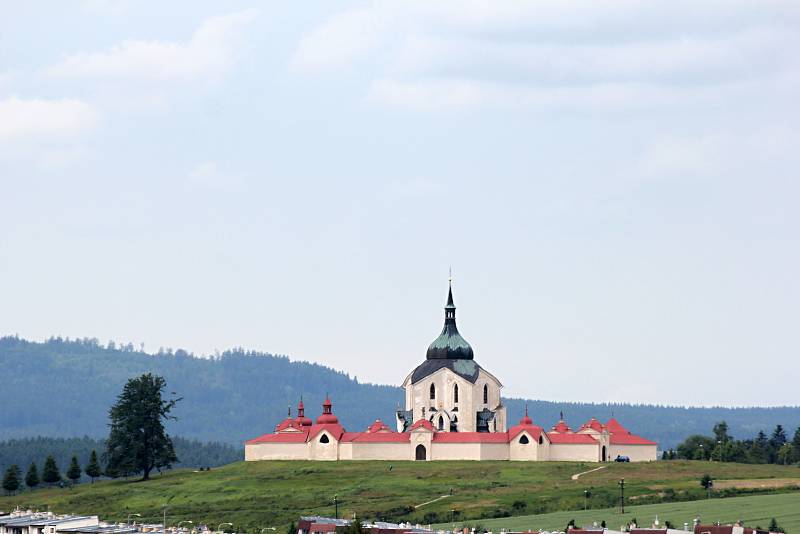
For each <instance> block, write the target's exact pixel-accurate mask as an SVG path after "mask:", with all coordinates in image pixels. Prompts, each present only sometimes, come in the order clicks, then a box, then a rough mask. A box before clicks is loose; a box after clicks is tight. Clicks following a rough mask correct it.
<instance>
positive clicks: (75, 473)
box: [67, 455, 81, 484]
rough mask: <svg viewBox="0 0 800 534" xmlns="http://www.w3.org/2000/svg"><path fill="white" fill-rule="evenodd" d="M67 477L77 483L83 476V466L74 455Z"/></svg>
mask: <svg viewBox="0 0 800 534" xmlns="http://www.w3.org/2000/svg"><path fill="white" fill-rule="evenodd" d="M67 478H68V479H70V480H71V481H72V483H73V484H75V483H76V482H77V481H78V479H79V478H81V466H80V464H78V457H77V456H75V455H73V456H72V460H70V461H69V469H67Z"/></svg>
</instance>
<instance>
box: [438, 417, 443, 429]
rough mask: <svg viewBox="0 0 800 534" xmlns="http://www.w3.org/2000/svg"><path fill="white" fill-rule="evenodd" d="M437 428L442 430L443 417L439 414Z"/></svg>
mask: <svg viewBox="0 0 800 534" xmlns="http://www.w3.org/2000/svg"><path fill="white" fill-rule="evenodd" d="M439 430H440V431H441V430H444V417H442V416H441V415H440V416H439Z"/></svg>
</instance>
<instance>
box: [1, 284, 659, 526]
mask: <svg viewBox="0 0 800 534" xmlns="http://www.w3.org/2000/svg"><path fill="white" fill-rule="evenodd" d="M502 387H503V385H502V384H501V383H500V381H499V380H498V379H497V378H496V377H495V376H494V375H492V374H491V373H489V372H488V371H486V370H485V369H483V368H482V367H481V366H480V365H478V363H477V362H476V361H475V360H474V352H473V350H472V347H471V346H470V345H469V343H467V341H466V340H465V339H464V338H463V337H461V334H459V332H458V328H457V327H456V307H455V305H454V303H453V291H452V287H451V288H450V290H449V291H448V296H447V305H446V306H445V322H444V328H443V329H442V332H441V334H439V337H437V338H436V339H435V340H434V341H433V343H431V345H430V346H429V347H428V351H427V353H426V357H425V361H424V362H422V363H421V364H420V365H418V366H417V367H416V368H415V369H414V370H413V371H412V372H411V373H410V374H409V375H408V376H407V377H406V379H405V380H404V381H403V388H404V389H405V407H404V409H403V410H398V411H397V414H396V430H395V429H392V428H390V427H389V426H388V425H386V424H384V423H383V422H382V421H380V420H376V421H375V423H373V424H372V425H370V427H369V428H368V429H367V430H366V431H365V432H346V431H345V429H344V428H343V427H342V425H341V424H339V419H338V418H337V417H336V416H335V415H334V414H333V404H332V403H331V401H330V399H326V400H325V402H324V403H323V405H322V415H320V416H319V417H318V418H317V420H316V423H312V421H311V419H309V418H307V417H306V416H305V407H304V406H303V402H302V400H301V401H300V404H299V405H298V407H297V417H296V418H292V417H287V418H286V419H285V420H283V421H282V422H281V423H280V424H278V425H277V427H276V428H275V431H274V432H273V433H269V434H264V435H263V436H260V437H258V438H255V439H252V440H249V441H247V442H246V443H245V460H248V461H256V460H395V461H398V460H521V461H547V460H554V461H555V460H558V461H587V462H605V461H610V460H613V459H615V458H617V457H618V456H624V457H627V458H629V459H630V461H634V462H638V461H652V460H655V459H656V448H657V444H656V443H655V442H652V441H649V440H647V439H645V438H642V437H640V436H636V435H634V434H632V433H631V432H629V431H628V430H627V429H625V428H624V427H623V426H622V425H621V424H620V423H619V422H618V421H617V420H616V419H614V418H612V419H611V420H609V421H608V422H607V423H605V424H602V423H600V421H598V420H596V419H594V418H592V419H590V420H589V421H587V422H586V423H585V424H584V425H582V426H581V427H580V428H579V429H578V430H577V431H573V430H572V429H571V428H570V427H569V426H568V425H567V424H566V422H564V420H563V417H562V420H561V421H559V422H558V423H557V424H556V425H555V426H554V427H552V429H551V430H550V431H545V430H544V429H543V428H542V427H541V426H539V425H536V424H534V422H533V421H532V419H531V418H530V417H529V416H528V413H527V409H526V410H525V411H526V413H525V416H524V417H523V418H522V419H521V420H520V421H519V423H518V424H516V425H514V426H511V427H510V428H507V422H506V408H505V406H503V402H502V398H501V397H500V390H501V389H502ZM0 534H3V533H0Z"/></svg>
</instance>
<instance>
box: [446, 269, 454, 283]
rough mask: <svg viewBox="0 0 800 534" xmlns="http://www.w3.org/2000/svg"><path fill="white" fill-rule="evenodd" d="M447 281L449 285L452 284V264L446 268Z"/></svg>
mask: <svg viewBox="0 0 800 534" xmlns="http://www.w3.org/2000/svg"><path fill="white" fill-rule="evenodd" d="M447 283H448V284H450V285H453V267H452V266H451V267H450V268H449V270H448V275H447Z"/></svg>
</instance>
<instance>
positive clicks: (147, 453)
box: [2, 373, 181, 493]
mask: <svg viewBox="0 0 800 534" xmlns="http://www.w3.org/2000/svg"><path fill="white" fill-rule="evenodd" d="M166 385H167V383H166V380H164V378H163V377H160V376H156V375H153V374H150V373H147V374H144V375H142V376H139V377H136V378H132V379H130V380H128V382H127V383H126V384H125V387H124V388H123V390H122V393H120V394H119V396H118V397H117V402H116V403H114V405H113V406H112V407H111V409H110V410H109V412H108V414H109V420H110V423H109V427H110V429H111V430H110V432H109V436H108V439H107V440H106V441H105V451H104V452H103V455H102V460H103V463H104V464H105V465H104V466H101V464H100V459H99V458H98V455H97V450H94V449H93V450H92V452H91V454H90V456H89V460H88V463H87V464H86V465H85V466H84V467H83V468H82V467H81V465H80V463H79V462H78V457H77V456H76V455H74V454H73V455H72V458H71V459H70V463H69V467H68V468H67V470H66V472H65V473H64V475H65V476H66V478H67V479H68V480H69V481H70V484H71V485H74V484H76V483H77V482H78V481H79V480H80V478H81V476H82V475H83V474H84V473H85V474H86V476H88V477H89V478H90V479H91V481H92V483H94V481H95V479H96V478H98V477H100V476H101V475H105V476H107V477H111V478H117V477H120V476H124V477H128V476H131V475H134V474H140V473H141V474H142V479H143V480H147V479H149V478H150V473H151V472H152V471H153V470H154V469H156V470H158V471H161V470H162V469H170V468H172V466H173V464H175V463H177V462H178V461H179V460H178V455H177V453H176V450H175V445H174V443H173V440H172V438H171V437H170V436H169V435H168V434H167V432H166V428H165V422H166V421H169V420H174V419H176V418H175V416H173V415H172V414H171V413H172V410H173V408H174V407H175V406H176V405H177V403H178V402H179V401H180V400H181V399H180V397H175V393H174V392H173V393H172V397H170V398H169V399H164V397H163V396H162V393H163V391H164V389H165V388H166ZM62 481H63V477H62V474H61V470H60V469H59V468H58V464H57V463H56V460H55V458H54V457H53V455H52V454H49V455H48V456H47V459H46V460H45V462H44V467H43V469H42V475H41V479H40V477H39V469H38V467H37V465H36V462H31V464H30V466H29V467H28V471H27V473H26V474H25V478H24V483H25V485H26V486H27V487H28V488H30V489H34V488H36V487H37V486H39V485H40V484H41V483H42V482H44V483H45V484H47V485H48V486H52V485H53V484H60V483H62ZM22 482H23V480H22V473H21V470H20V468H19V465H18V464H16V463H12V464H11V465H10V466H9V467H8V468H7V469H6V470H5V473H4V475H3V484H2V485H3V489H5V490H6V492H8V493H14V492H16V491H17V490H19V489H20V487H21V486H22Z"/></svg>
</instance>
